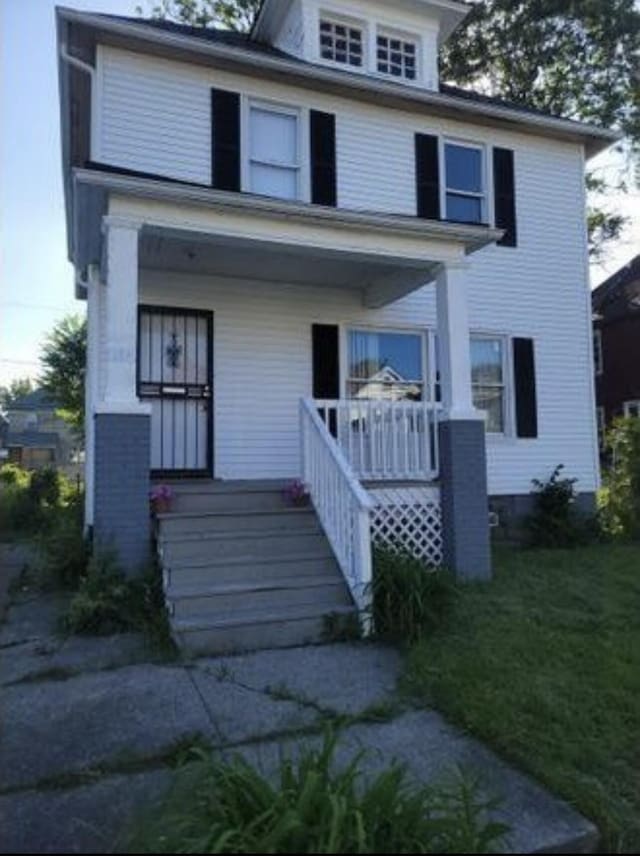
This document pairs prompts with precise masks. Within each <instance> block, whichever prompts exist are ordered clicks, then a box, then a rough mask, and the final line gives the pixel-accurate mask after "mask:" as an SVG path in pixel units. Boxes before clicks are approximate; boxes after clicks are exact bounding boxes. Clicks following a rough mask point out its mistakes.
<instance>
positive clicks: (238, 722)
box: [190, 666, 319, 745]
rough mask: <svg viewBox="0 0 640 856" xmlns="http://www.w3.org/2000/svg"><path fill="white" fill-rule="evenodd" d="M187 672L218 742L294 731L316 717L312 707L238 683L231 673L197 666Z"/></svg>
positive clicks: (308, 723) (234, 741)
mask: <svg viewBox="0 0 640 856" xmlns="http://www.w3.org/2000/svg"><path fill="white" fill-rule="evenodd" d="M190 673H191V676H192V678H193V680H194V681H195V684H196V686H197V687H198V690H199V691H200V693H201V694H202V698H203V700H204V702H205V705H206V707H207V710H208V712H209V715H210V716H211V719H212V720H213V723H214V725H215V730H216V738H215V742H216V744H217V745H226V744H229V743H241V742H244V741H248V740H258V739H265V738H267V737H268V736H270V735H274V734H279V733H282V732H284V731H297V730H299V729H302V728H308V727H309V726H311V725H313V723H314V722H316V721H317V720H318V718H319V713H318V712H317V711H316V710H314V709H313V708H309V707H305V706H303V705H300V704H297V703H295V702H292V701H288V700H282V699H274V698H272V697H270V696H269V695H268V694H266V693H264V692H260V691H257V690H254V689H250V688H247V687H245V686H240V685H238V684H237V683H236V682H235V678H234V676H233V675H227V676H226V677H224V678H223V677H221V676H220V673H219V672H218V671H216V669H214V668H208V667H207V666H196V667H195V668H192V669H190Z"/></svg>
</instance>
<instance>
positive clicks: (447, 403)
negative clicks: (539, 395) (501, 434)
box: [436, 262, 491, 579]
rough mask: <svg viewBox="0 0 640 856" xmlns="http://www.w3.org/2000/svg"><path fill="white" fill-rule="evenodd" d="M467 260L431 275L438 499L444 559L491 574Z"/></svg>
mask: <svg viewBox="0 0 640 856" xmlns="http://www.w3.org/2000/svg"><path fill="white" fill-rule="evenodd" d="M468 271H469V268H468V265H467V264H465V263H463V262H460V263H454V264H446V265H443V267H442V268H441V269H440V271H439V273H438V276H437V280H436V290H437V294H436V305H437V312H438V352H439V357H440V388H441V391H442V403H443V407H444V412H443V415H442V419H441V421H440V425H439V433H440V499H441V508H442V533H443V546H444V561H445V564H446V565H447V566H448V567H449V568H450V569H451V570H452V571H454V573H455V574H456V576H457V577H459V578H460V579H488V578H489V577H490V576H491V550H490V544H489V505H488V496H487V463H486V451H485V427H484V419H483V415H482V414H481V413H480V412H479V411H478V410H476V408H475V407H474V406H473V396H472V389H471V342H470V331H469V307H468V295H467V279H468Z"/></svg>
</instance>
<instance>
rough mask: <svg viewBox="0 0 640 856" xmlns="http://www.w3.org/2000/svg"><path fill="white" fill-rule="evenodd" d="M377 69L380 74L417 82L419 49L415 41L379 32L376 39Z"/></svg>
mask: <svg viewBox="0 0 640 856" xmlns="http://www.w3.org/2000/svg"><path fill="white" fill-rule="evenodd" d="M376 47H377V67H378V71H379V72H380V74H389V75H391V77H404V78H405V80H415V79H416V74H417V69H416V63H417V47H416V43H415V42H414V41H409V40H408V39H402V38H400V37H398V36H393V35H390V34H388V33H384V32H381V33H380V32H379V33H378V36H377V39H376Z"/></svg>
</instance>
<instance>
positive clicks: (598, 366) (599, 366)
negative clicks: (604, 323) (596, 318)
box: [593, 327, 604, 377]
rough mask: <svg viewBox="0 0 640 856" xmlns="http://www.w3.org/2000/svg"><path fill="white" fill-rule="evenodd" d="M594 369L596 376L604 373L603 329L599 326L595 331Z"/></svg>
mask: <svg viewBox="0 0 640 856" xmlns="http://www.w3.org/2000/svg"><path fill="white" fill-rule="evenodd" d="M593 370H594V373H595V375H596V377H601V376H602V375H603V374H604V360H603V354H602V330H601V329H600V328H599V327H596V328H595V330H594V331H593Z"/></svg>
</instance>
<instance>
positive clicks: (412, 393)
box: [347, 330, 426, 401]
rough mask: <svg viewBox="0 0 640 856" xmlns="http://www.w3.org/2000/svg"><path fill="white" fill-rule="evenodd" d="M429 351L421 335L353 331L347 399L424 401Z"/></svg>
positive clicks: (350, 336) (349, 342) (349, 354)
mask: <svg viewBox="0 0 640 856" xmlns="http://www.w3.org/2000/svg"><path fill="white" fill-rule="evenodd" d="M425 351H426V349H425V336H424V335H422V334H420V333H396V332H385V331H369V330H350V331H349V341H348V377H347V397H348V398H361V399H386V400H390V401H400V400H405V401H421V400H422V399H423V397H424V377H425V370H424V363H425Z"/></svg>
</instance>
